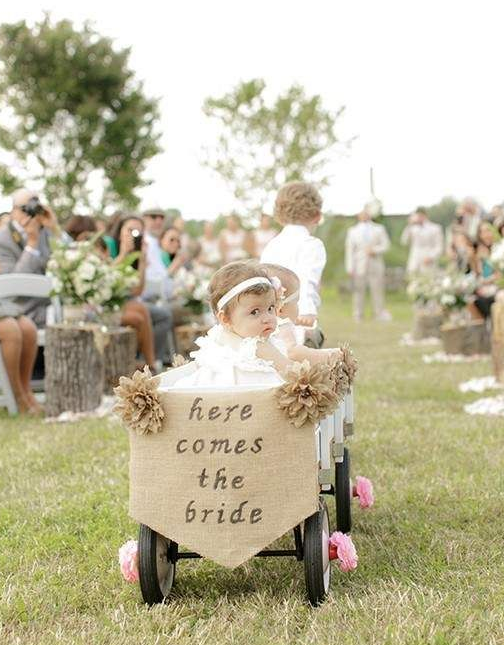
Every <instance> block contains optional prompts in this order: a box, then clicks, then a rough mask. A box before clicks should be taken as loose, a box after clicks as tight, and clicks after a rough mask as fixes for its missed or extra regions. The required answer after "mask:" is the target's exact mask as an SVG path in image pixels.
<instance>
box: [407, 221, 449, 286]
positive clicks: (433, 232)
mask: <svg viewBox="0 0 504 645" xmlns="http://www.w3.org/2000/svg"><path fill="white" fill-rule="evenodd" d="M401 244H404V245H406V244H410V252H409V256H408V265H407V271H408V272H409V273H413V272H415V271H422V270H425V269H426V268H428V267H429V264H426V263H425V260H430V266H432V265H433V264H435V262H436V260H438V259H439V257H440V256H441V254H442V253H443V229H442V228H441V226H440V225H439V224H435V223H434V222H429V221H428V220H427V221H425V222H424V223H423V224H409V225H408V226H406V228H405V229H404V231H403V232H402V235H401Z"/></svg>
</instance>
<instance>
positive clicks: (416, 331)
mask: <svg viewBox="0 0 504 645" xmlns="http://www.w3.org/2000/svg"><path fill="white" fill-rule="evenodd" d="M442 324H443V315H442V314H441V312H432V311H426V310H425V309H416V310H415V318H414V322H413V338H414V339H415V340H422V339H423V338H439V337H440V336H441V331H440V327H441V325H442Z"/></svg>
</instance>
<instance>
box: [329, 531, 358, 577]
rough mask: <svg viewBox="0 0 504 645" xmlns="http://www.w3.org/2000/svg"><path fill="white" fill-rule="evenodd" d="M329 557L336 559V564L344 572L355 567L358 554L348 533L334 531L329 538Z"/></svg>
mask: <svg viewBox="0 0 504 645" xmlns="http://www.w3.org/2000/svg"><path fill="white" fill-rule="evenodd" d="M329 559H330V560H338V566H339V568H340V569H341V571H343V572H344V573H347V572H348V571H353V569H356V568H357V561H358V559H359V556H358V555H357V551H356V550H355V545H354V543H353V542H352V538H351V537H350V536H349V535H345V534H344V533H341V531H334V533H333V534H332V535H331V537H330V538H329Z"/></svg>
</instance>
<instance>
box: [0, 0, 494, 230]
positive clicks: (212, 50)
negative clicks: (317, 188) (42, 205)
mask: <svg viewBox="0 0 504 645" xmlns="http://www.w3.org/2000/svg"><path fill="white" fill-rule="evenodd" d="M43 11H49V12H50V13H51V15H52V16H53V18H54V19H60V18H68V19H70V20H73V21H74V22H76V24H79V23H82V21H83V20H86V19H89V20H92V21H93V23H94V27H95V29H96V30H97V31H99V32H100V33H102V34H103V35H106V36H109V37H112V38H113V39H114V40H115V42H116V44H117V46H118V47H126V46H128V47H131V58H130V66H131V67H132V69H133V70H134V71H135V73H136V75H137V78H138V79H141V80H143V81H144V83H145V91H146V93H147V94H148V95H152V96H157V97H160V99H161V103H160V108H161V115H162V118H161V123H160V129H161V131H162V134H163V136H162V146H163V148H164V152H163V153H162V154H161V155H159V156H158V157H156V158H155V159H153V160H151V162H150V163H149V165H148V168H147V172H146V177H148V178H150V179H152V180H154V181H153V185H152V186H150V187H148V188H146V189H144V190H143V191H142V192H141V193H140V195H141V197H142V207H145V208H148V207H150V206H154V205H163V206H165V207H173V208H179V209H180V210H181V211H182V213H183V214H184V216H185V217H187V218H193V217H195V218H214V217H215V216H217V215H218V214H219V213H225V212H228V211H230V210H231V209H233V208H235V207H236V206H237V204H236V202H235V201H234V199H233V196H232V194H231V191H230V190H229V188H228V187H227V186H226V185H225V184H224V183H223V182H222V181H221V180H220V179H219V177H217V176H216V175H214V174H213V173H212V171H211V170H209V169H208V168H205V167H203V166H202V164H201V160H202V158H203V152H202V149H203V147H204V146H205V145H211V144H212V141H213V140H214V137H215V130H214V128H213V127H212V125H211V124H210V123H209V121H208V119H207V117H205V116H204V114H203V112H202V110H201V106H202V104H203V101H204V99H205V98H206V97H207V96H219V95H220V94H223V93H225V92H227V91H229V90H231V89H232V88H233V87H234V86H235V85H236V84H237V83H238V82H240V81H242V80H249V79H251V78H255V77H261V78H264V79H265V81H266V83H267V86H268V88H269V91H270V92H272V93H273V94H276V93H278V92H281V91H283V90H284V89H286V88H287V87H289V86H290V85H291V84H292V83H294V82H296V83H301V84H302V85H303V86H304V87H305V89H306V91H307V92H308V93H309V94H315V93H316V94H320V95H321V97H322V99H323V102H324V106H325V107H326V108H327V109H330V110H337V109H338V108H339V107H340V106H342V105H344V106H346V109H345V113H344V116H343V118H342V120H341V121H340V122H339V125H338V130H337V133H338V135H339V137H340V138H341V139H343V140H344V139H348V138H350V137H354V136H355V137H356V139H355V141H354V143H353V145H352V148H351V149H350V151H348V152H347V153H345V154H344V155H341V154H340V155H338V156H336V157H335V158H334V160H333V161H332V162H331V166H330V169H329V170H330V173H331V182H330V185H329V186H327V187H326V188H325V189H324V190H323V198H324V209H325V210H327V211H329V212H341V213H355V212H357V211H358V210H359V209H360V208H362V206H363V204H364V203H365V202H366V201H368V200H369V198H370V186H369V169H370V167H373V169H374V180H375V193H376V196H377V197H378V198H380V199H381V201H382V202H383V205H384V210H385V212H386V213H399V212H401V213H404V212H409V211H411V210H413V209H414V208H415V206H417V205H419V204H424V205H430V204H433V203H436V202H438V201H439V200H440V199H441V198H442V197H443V196H446V195H451V196H454V197H455V198H457V199H462V198H463V197H465V196H469V195H471V196H474V197H475V198H476V199H478V200H479V201H480V202H481V203H482V205H483V206H484V207H485V208H491V206H493V205H494V204H495V203H500V202H502V201H504V172H503V171H504V168H503V154H504V109H503V107H504V106H503V99H504V85H503V81H502V70H503V59H504V38H503V31H502V25H503V14H504V5H502V3H501V2H495V1H490V0H479V1H477V2H476V1H470V2H465V1H464V0H458V1H456V2H454V1H452V0H437V1H435V2H433V1H431V0H422V1H417V0H402V1H397V0H379V1H378V2H377V1H376V0H374V1H373V0H372V1H368V0H352V1H351V2H349V1H348V0H332V1H326V0H310V1H307V0H303V1H300V0H290V1H286V0H267V1H265V0H253V1H252V0H234V1H233V0H213V1H209V0H193V1H191V0H184V1H183V2H176V3H175V2H172V1H170V0H168V1H167V2H164V3H161V2H152V1H151V0H144V1H143V2H135V3H131V2H122V3H120V4H119V3H112V2H104V1H103V0H101V1H99V2H97V1H96V0H88V1H87V2H79V3H75V2H74V3H69V2H68V0H64V1H60V0H46V2H32V1H29V0H16V2H12V3H8V4H7V3H2V7H1V8H0V19H1V21H2V22H11V21H16V20H21V19H25V20H28V21H31V22H33V21H35V20H37V19H39V18H40V17H41V16H42V14H43ZM4 201H5V200H4ZM0 206H1V204H0ZM4 207H5V205H4ZM265 209H266V210H268V209H271V204H270V203H269V204H266V205H265Z"/></svg>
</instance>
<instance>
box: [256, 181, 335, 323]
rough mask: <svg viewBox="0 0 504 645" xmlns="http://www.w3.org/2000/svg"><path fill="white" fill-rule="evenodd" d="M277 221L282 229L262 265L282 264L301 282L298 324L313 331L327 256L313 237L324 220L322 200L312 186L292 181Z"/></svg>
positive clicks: (280, 202)
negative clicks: (311, 328) (322, 219)
mask: <svg viewBox="0 0 504 645" xmlns="http://www.w3.org/2000/svg"><path fill="white" fill-rule="evenodd" d="M275 217H276V219H277V221H278V222H279V223H280V224H281V225H282V226H283V229H282V231H281V232H280V233H279V234H278V235H277V236H276V237H274V238H273V239H272V240H271V241H270V242H268V244H267V245H266V248H265V249H264V251H263V252H262V254H261V262H263V263H268V264H280V265H281V266H284V267H286V268H287V269H290V270H291V271H294V273H295V274H296V275H297V276H298V278H299V281H300V289H299V291H300V294H299V315H298V318H297V321H296V322H297V324H298V325H303V326H305V327H312V326H313V325H314V324H315V322H316V320H317V313H318V308H319V307H320V295H319V290H320V281H321V278H322V271H323V270H324V267H325V264H326V260H327V255H326V250H325V247H324V243H323V242H322V240H320V239H319V238H317V237H314V236H313V233H314V232H315V229H316V228H317V226H318V225H319V223H320V220H321V218H322V198H321V197H320V194H319V192H318V190H317V189H316V188H315V186H313V185H312V184H309V183H306V182H304V181H292V182H289V183H288V184H285V185H284V186H282V188H280V190H279V191H278V195H277V198H276V201H275Z"/></svg>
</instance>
